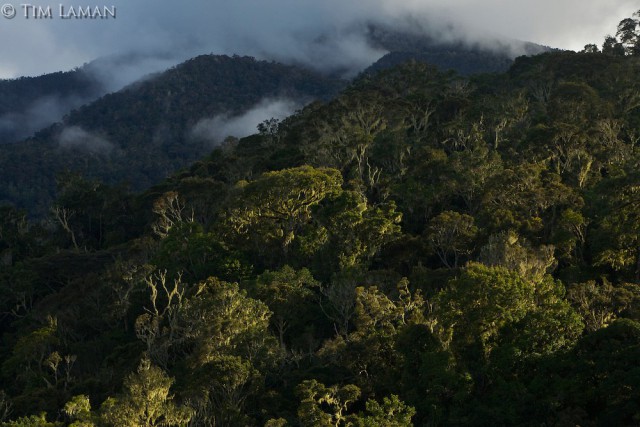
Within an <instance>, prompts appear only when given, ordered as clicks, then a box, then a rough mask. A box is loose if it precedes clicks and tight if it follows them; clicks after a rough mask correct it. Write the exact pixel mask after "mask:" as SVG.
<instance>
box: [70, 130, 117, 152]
mask: <svg viewBox="0 0 640 427" xmlns="http://www.w3.org/2000/svg"><path fill="white" fill-rule="evenodd" d="M58 144H59V145H60V147H62V148H68V149H79V150H84V151H86V152H89V153H94V154H107V153H109V152H111V150H113V148H114V146H113V144H112V143H111V142H109V141H108V140H107V139H105V138H103V137H101V136H98V135H94V134H92V133H89V132H87V131H86V130H84V129H82V128H81V127H79V126H69V127H66V128H64V129H63V130H62V132H61V133H60V135H59V136H58Z"/></svg>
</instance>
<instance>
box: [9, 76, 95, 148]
mask: <svg viewBox="0 0 640 427" xmlns="http://www.w3.org/2000/svg"><path fill="white" fill-rule="evenodd" d="M104 92H105V89H104V87H103V85H102V84H101V83H100V82H99V81H98V80H97V79H96V78H95V77H94V76H93V75H91V73H88V72H87V70H86V69H84V68H76V69H74V70H72V71H65V72H62V71H61V72H57V73H51V74H45V75H42V76H38V77H20V78H18V79H11V80H0V144H7V143H10V142H15V141H17V140H19V139H21V138H25V137H28V136H30V135H31V134H32V133H33V132H35V131H37V130H39V129H42V128H43V127H45V126H49V125H50V124H51V123H54V122H56V121H58V120H60V119H61V118H62V116H63V115H64V114H65V113H67V112H68V111H70V110H71V109H73V108H76V107H79V106H80V105H82V104H84V103H86V102H88V101H92V100H94V99H96V98H97V97H99V96H100V95H102V94H104Z"/></svg>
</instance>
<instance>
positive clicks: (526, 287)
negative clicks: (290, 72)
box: [0, 21, 640, 427]
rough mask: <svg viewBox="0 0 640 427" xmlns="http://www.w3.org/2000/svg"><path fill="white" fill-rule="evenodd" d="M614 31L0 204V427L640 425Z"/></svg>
mask: <svg viewBox="0 0 640 427" xmlns="http://www.w3.org/2000/svg"><path fill="white" fill-rule="evenodd" d="M634 22H636V27H634V31H635V29H636V28H637V21H634ZM622 36H624V34H622ZM613 39H614V40H613V41H612V40H608V43H609V44H608V45H607V44H606V43H605V49H604V51H603V52H599V49H598V51H596V50H597V49H593V47H587V48H585V52H581V53H573V52H549V53H545V54H541V55H538V56H534V57H521V58H518V59H517V60H516V62H515V64H514V65H513V66H512V67H511V68H510V70H509V71H508V72H507V73H504V74H491V75H477V76H471V77H460V76H458V75H456V74H454V73H452V72H443V71H439V70H437V69H436V68H434V67H431V66H429V65H425V64H421V63H416V62H410V63H407V64H405V65H402V66H399V67H395V68H392V69H389V70H385V71H381V72H379V73H378V74H375V75H370V74H364V75H362V76H361V77H360V78H358V79H356V80H355V81H354V82H353V83H352V84H351V85H350V86H349V87H348V88H347V89H346V90H344V91H343V92H342V93H341V94H340V95H338V96H337V97H336V98H335V99H333V100H331V101H328V102H325V103H322V102H316V103H314V104H311V105H309V106H307V107H305V108H304V109H303V110H301V111H299V112H298V113H296V114H294V115H293V116H291V117H289V118H287V119H285V120H283V121H281V122H278V121H275V120H269V121H266V122H264V123H262V124H261V125H260V126H259V127H258V133H256V134H255V135H253V136H250V137H247V138H243V139H240V140H237V141H236V140H228V141H227V142H226V143H225V144H223V145H222V146H220V147H218V148H216V149H215V150H213V152H211V153H210V154H209V155H208V156H206V157H204V158H202V159H200V160H199V161H197V162H195V163H193V164H192V166H191V167H189V168H188V169H185V170H182V171H180V172H179V173H176V174H174V175H172V176H171V177H170V178H169V179H167V180H166V181H164V182H163V183H161V184H158V185H155V186H154V187H152V188H151V189H149V190H146V191H144V192H142V193H130V192H128V191H127V190H126V189H124V188H121V187H111V186H108V185H106V184H102V183H100V182H98V181H92V180H87V179H85V178H82V177H80V176H77V175H74V174H67V175H65V176H61V177H60V178H59V180H58V186H59V191H58V198H57V199H56V201H55V202H54V203H53V205H52V208H51V213H50V217H49V220H48V221H29V220H28V219H27V213H26V212H23V211H20V210H18V209H16V208H13V207H10V206H5V207H2V208H1V209H2V212H1V214H0V218H1V220H2V222H1V223H0V263H1V264H2V268H1V269H0V313H2V314H1V317H0V329H1V333H2V341H1V344H0V361H1V368H0V374H1V379H0V384H1V386H0V389H1V390H2V392H0V420H1V421H3V424H2V425H5V426H16V427H17V426H41V425H47V426H58V425H60V426H62V425H72V426H76V427H78V426H185V425H191V426H205V425H214V426H254V425H255V426H269V427H275V426H408V425H417V426H423V425H424V426H440V425H443V426H449V425H451V426H458V425H460V426H462V425H464V426H469V425H477V426H486V425H493V426H503V425H504V426H511V425H522V426H541V425H543V426H556V425H558V426H565V425H566V426H575V425H580V426H612V425H616V426H633V425H638V424H639V423H640V376H639V367H638V360H639V358H640V323H638V322H640V312H639V309H638V307H639V306H638V303H639V302H640V219H639V218H638V212H640V210H639V208H640V206H639V205H640V198H639V192H638V188H639V187H638V186H639V183H640V176H639V171H640V168H639V165H638V162H639V160H640V153H639V152H638V147H637V145H638V141H640V82H639V81H638V79H637V76H638V74H639V72H640V58H639V56H638V55H637V54H636V53H635V51H634V46H636V45H638V46H640V44H638V42H637V37H636V39H635V41H634V40H627V39H622V40H620V34H618V39H616V38H613ZM625 40H627V41H625ZM10 420H12V421H10Z"/></svg>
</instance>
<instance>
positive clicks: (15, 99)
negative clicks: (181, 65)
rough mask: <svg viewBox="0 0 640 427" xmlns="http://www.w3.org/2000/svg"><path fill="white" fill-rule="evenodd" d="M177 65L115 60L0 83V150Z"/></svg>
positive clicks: (167, 60) (157, 58) (169, 60)
mask: <svg viewBox="0 0 640 427" xmlns="http://www.w3.org/2000/svg"><path fill="white" fill-rule="evenodd" d="M177 62H178V60H177V59H176V57H175V56H174V55H158V54H118V55H110V56H105V57H101V58H98V59H96V60H93V61H91V62H88V63H86V64H84V65H82V66H80V67H76V68H74V69H73V70H70V71H59V72H55V73H50V74H44V75H41V76H36V77H19V78H16V79H3V80H0V144H8V143H12V142H17V141H19V140H21V139H24V138H28V137H30V136H32V135H33V134H34V133H35V132H36V131H39V130H41V129H43V128H46V127H48V126H50V125H52V124H53V123H56V122H59V121H61V120H62V118H63V117H64V116H65V114H67V113H69V112H70V111H71V110H73V109H75V108H78V107H80V106H82V105H84V104H87V103H90V102H92V101H95V100H96V99H98V98H100V97H101V96H103V95H105V94H107V93H109V92H114V91H117V90H119V89H122V88H123V87H124V86H126V85H127V84H130V83H132V82H134V81H136V80H139V79H140V78H142V77H144V76H145V75H147V74H149V73H151V72H157V71H163V70H165V69H167V68H169V67H170V66H172V65H174V64H176V63H177Z"/></svg>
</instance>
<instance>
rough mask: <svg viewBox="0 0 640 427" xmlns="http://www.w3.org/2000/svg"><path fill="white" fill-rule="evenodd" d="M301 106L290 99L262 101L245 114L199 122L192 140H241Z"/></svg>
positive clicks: (216, 141)
mask: <svg viewBox="0 0 640 427" xmlns="http://www.w3.org/2000/svg"><path fill="white" fill-rule="evenodd" d="M300 107H301V105H300V104H299V103H297V102H295V101H293V100H290V99H263V100H262V101H260V102H259V103H258V104H257V105H255V106H254V107H252V108H251V109H250V110H248V111H247V112H246V113H244V114H242V115H239V116H232V117H230V116H228V115H226V114H221V115H217V116H215V117H212V118H207V119H202V120H200V121H199V122H198V123H197V124H196V125H195V126H194V127H193V129H192V130H191V134H192V136H193V137H194V138H197V139H202V140H205V141H209V142H211V143H212V144H213V145H217V144H219V143H221V142H222V141H223V140H224V139H225V138H226V137H228V136H235V137H237V138H242V137H245V136H248V135H252V134H254V133H256V132H257V130H256V127H257V126H258V124H260V123H262V122H263V121H265V120H269V119H271V118H275V119H278V120H281V119H284V118H285V117H287V116H289V115H291V114H292V113H293V112H294V111H296V110H297V109H298V108H300Z"/></svg>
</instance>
